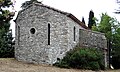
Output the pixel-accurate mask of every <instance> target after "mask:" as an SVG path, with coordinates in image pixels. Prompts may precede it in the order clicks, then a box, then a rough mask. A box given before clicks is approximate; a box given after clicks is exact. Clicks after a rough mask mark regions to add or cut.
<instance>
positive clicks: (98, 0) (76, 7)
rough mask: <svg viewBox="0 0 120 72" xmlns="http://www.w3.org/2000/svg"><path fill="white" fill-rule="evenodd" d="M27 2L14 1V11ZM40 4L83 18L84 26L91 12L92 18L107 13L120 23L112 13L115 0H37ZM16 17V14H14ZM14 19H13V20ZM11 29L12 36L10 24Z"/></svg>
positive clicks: (22, 0)
mask: <svg viewBox="0 0 120 72" xmlns="http://www.w3.org/2000/svg"><path fill="white" fill-rule="evenodd" d="M25 1H28V0H16V3H15V10H17V11H19V10H20V6H21V4H22V3H23V2H25ZM38 1H43V2H42V3H43V4H45V5H48V6H51V7H54V8H56V9H59V10H61V11H65V12H68V13H72V14H73V15H75V16H76V17H77V18H78V19H79V20H82V17H84V19H85V22H86V24H87V23H88V17H89V11H90V10H93V12H94V16H95V17H96V18H98V19H99V18H100V15H101V13H107V14H108V15H110V16H111V17H116V18H117V19H118V21H120V15H116V14H114V13H113V12H114V11H115V9H117V8H118V7H119V6H118V5H117V4H116V0H38ZM16 15H17V13H16ZM14 19H15V18H14ZM11 29H13V36H15V35H14V33H15V24H14V23H13V22H12V25H11Z"/></svg>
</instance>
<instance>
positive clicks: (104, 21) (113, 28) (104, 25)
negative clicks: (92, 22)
mask: <svg viewBox="0 0 120 72" xmlns="http://www.w3.org/2000/svg"><path fill="white" fill-rule="evenodd" d="M92 30H94V31H99V32H102V33H105V36H106V38H107V41H108V48H109V52H110V53H109V54H110V56H112V59H111V58H110V63H111V64H113V66H114V67H115V68H116V66H117V67H118V65H117V64H118V63H120V43H119V42H120V23H119V22H118V21H117V20H116V19H115V18H112V17H110V16H108V15H107V14H106V13H105V14H102V16H101V20H100V23H98V24H97V25H96V26H93V27H92ZM111 50H112V52H111ZM116 63H117V64H116ZM119 68H120V65H119Z"/></svg>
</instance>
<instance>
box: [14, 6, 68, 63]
mask: <svg viewBox="0 0 120 72" xmlns="http://www.w3.org/2000/svg"><path fill="white" fill-rule="evenodd" d="M66 20H67V17H66V16H65V15H63V14H61V13H58V12H56V11H53V10H50V9H48V8H45V7H41V6H36V5H34V6H31V7H30V8H27V9H26V10H24V11H23V12H21V13H20V14H19V17H18V18H17V20H16V24H17V25H18V26H20V41H19V43H20V44H19V45H17V43H16V48H15V57H16V58H17V59H18V60H19V61H26V62H32V63H45V64H53V63H55V62H56V61H57V59H61V58H63V56H64V55H65V52H66V50H67V49H68V37H67V34H68V24H67V23H66ZM48 24H50V45H48ZM17 25H16V29H18V28H17ZM31 28H35V30H36V32H35V34H31V33H30V29H31ZM17 36H18V33H17V30H16V42H17Z"/></svg>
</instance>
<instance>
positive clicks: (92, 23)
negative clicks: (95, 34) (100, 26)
mask: <svg viewBox="0 0 120 72" xmlns="http://www.w3.org/2000/svg"><path fill="white" fill-rule="evenodd" d="M93 25H96V23H95V20H94V12H93V11H92V10H91V11H90V12H89V20H88V28H90V29H91V28H92V26H93Z"/></svg>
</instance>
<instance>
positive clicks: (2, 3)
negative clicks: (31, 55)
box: [0, 0, 14, 58]
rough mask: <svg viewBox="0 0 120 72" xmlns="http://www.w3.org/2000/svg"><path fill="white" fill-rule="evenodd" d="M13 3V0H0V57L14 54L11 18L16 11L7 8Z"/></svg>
mask: <svg viewBox="0 0 120 72" xmlns="http://www.w3.org/2000/svg"><path fill="white" fill-rule="evenodd" d="M12 4H13V3H12V2H11V0H0V58H1V57H13V56H14V49H13V47H12V44H13V43H12V40H13V37H12V31H11V30H9V28H10V20H11V19H12V18H13V16H14V12H10V11H9V10H8V9H6V7H10V6H12Z"/></svg>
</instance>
